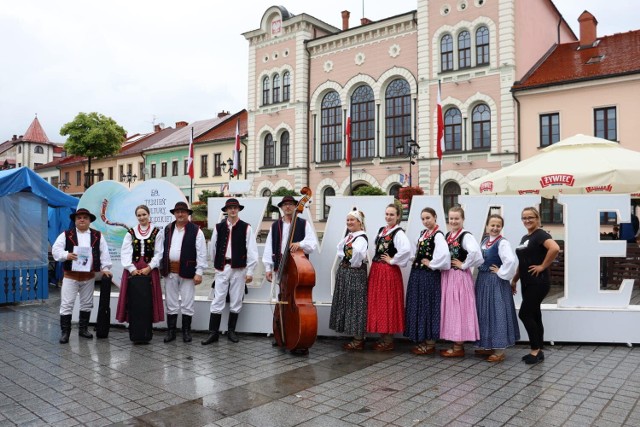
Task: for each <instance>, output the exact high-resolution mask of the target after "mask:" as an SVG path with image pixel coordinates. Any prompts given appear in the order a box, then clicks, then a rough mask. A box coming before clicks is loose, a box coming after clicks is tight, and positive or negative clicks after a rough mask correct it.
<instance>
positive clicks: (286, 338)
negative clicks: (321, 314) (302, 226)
mask: <svg viewBox="0 0 640 427" xmlns="http://www.w3.org/2000/svg"><path fill="white" fill-rule="evenodd" d="M300 194H302V195H303V197H302V198H301V199H300V201H299V202H298V205H297V207H296V211H295V212H294V214H293V217H292V219H291V227H290V228H289V235H288V236H287V239H286V242H287V244H286V247H285V252H284V254H283V255H282V261H281V262H280V267H279V269H278V273H277V275H276V277H277V279H276V283H278V285H279V288H280V290H279V293H278V300H277V302H276V309H275V310H274V314H273V335H274V337H275V340H276V344H277V345H278V346H280V347H283V348H286V349H287V350H291V351H292V352H306V351H307V350H308V349H309V348H310V347H311V346H312V345H313V343H314V342H315V341H316V336H317V333H318V313H317V311H316V307H315V306H314V305H313V298H312V291H313V287H314V286H315V283H316V272H315V270H314V269H313V265H311V262H310V261H309V259H308V258H307V257H306V255H305V254H304V252H303V251H302V249H298V250H297V251H295V252H292V251H291V250H290V248H291V244H292V243H293V236H294V233H293V231H294V230H295V227H296V222H297V219H298V214H300V213H302V212H303V210H304V205H305V204H306V203H307V202H308V201H309V200H310V199H311V189H309V188H308V187H304V188H303V189H302V190H300Z"/></svg>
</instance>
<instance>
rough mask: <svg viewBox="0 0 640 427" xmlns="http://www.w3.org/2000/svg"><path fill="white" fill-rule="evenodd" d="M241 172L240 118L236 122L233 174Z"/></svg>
mask: <svg viewBox="0 0 640 427" xmlns="http://www.w3.org/2000/svg"><path fill="white" fill-rule="evenodd" d="M239 172H240V119H238V121H237V122H236V143H235V145H234V147H233V176H237V175H238V173H239Z"/></svg>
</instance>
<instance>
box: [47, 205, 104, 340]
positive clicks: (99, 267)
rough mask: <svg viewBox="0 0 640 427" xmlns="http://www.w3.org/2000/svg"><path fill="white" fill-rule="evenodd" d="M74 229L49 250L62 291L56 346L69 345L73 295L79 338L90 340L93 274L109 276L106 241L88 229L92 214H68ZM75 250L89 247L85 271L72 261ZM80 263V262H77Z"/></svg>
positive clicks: (85, 211) (75, 254) (77, 258)
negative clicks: (58, 263) (60, 273)
mask: <svg viewBox="0 0 640 427" xmlns="http://www.w3.org/2000/svg"><path fill="white" fill-rule="evenodd" d="M70 218H71V220H72V221H73V222H74V223H75V227H74V228H71V229H69V230H66V231H63V232H62V233H61V234H60V235H59V236H58V238H57V239H56V241H55V243H54V244H53V246H52V247H51V253H52V255H53V258H54V259H55V260H56V261H62V262H63V264H62V269H63V270H64V278H63V279H62V290H61V292H60V329H61V330H62V334H61V336H60V344H66V343H68V342H69V335H70V334H71V313H72V312H73V305H74V303H75V301H76V295H80V319H79V329H78V335H79V336H81V337H83V338H89V339H91V338H93V334H92V333H90V332H89V331H88V327H89V317H91V309H92V308H93V291H94V288H95V280H96V273H99V272H102V274H104V275H105V276H108V277H111V271H109V269H110V268H111V257H110V256H109V247H108V246H107V241H106V239H105V238H104V236H103V235H102V233H100V232H99V231H97V230H94V229H92V228H89V225H90V224H91V223H92V222H93V221H95V220H96V217H95V215H93V214H92V213H91V212H89V211H88V210H87V209H85V208H80V209H78V210H77V211H76V212H75V213H72V214H71V215H70ZM76 247H84V248H90V250H89V251H88V260H85V261H86V264H87V265H88V266H89V268H88V269H86V271H74V270H80V269H82V270H85V269H83V268H76V267H78V265H77V263H74V261H79V256H78V254H79V253H80V252H81V251H80V250H77V249H75V248H76ZM81 261H82V260H80V262H81Z"/></svg>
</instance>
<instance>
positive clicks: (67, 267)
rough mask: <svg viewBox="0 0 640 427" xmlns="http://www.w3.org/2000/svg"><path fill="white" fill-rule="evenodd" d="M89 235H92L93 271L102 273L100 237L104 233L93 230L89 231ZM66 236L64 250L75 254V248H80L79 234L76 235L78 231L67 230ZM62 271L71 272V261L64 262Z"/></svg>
mask: <svg viewBox="0 0 640 427" xmlns="http://www.w3.org/2000/svg"><path fill="white" fill-rule="evenodd" d="M89 233H90V234H91V237H90V240H91V256H92V258H93V265H92V266H91V271H93V272H98V271H100V237H101V236H102V233H100V232H99V231H98V230H94V229H93V228H90V229H89ZM64 236H65V245H64V250H65V251H67V252H73V247H74V246H78V234H77V233H76V229H75V228H72V229H70V230H66V231H65V232H64ZM62 269H63V270H64V271H71V261H65V262H63V263H62Z"/></svg>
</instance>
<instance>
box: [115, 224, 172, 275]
mask: <svg viewBox="0 0 640 427" xmlns="http://www.w3.org/2000/svg"><path fill="white" fill-rule="evenodd" d="M155 228H157V227H155V226H149V233H148V234H146V235H145V236H143V235H141V234H140V232H139V231H138V227H134V228H133V231H134V233H135V235H136V237H137V238H138V244H139V245H140V256H144V239H145V238H148V237H149V236H151V233H153V230H154V229H155ZM163 253H164V232H163V231H162V230H160V231H159V232H158V234H157V235H156V241H155V244H154V246H153V258H151V261H149V267H151V269H154V268H158V267H160V262H161V261H162V254H163ZM120 263H122V267H123V268H124V269H126V270H129V273H133V272H134V271H135V270H136V266H135V265H133V239H132V238H131V234H130V233H127V234H125V235H124V239H123V240H122V247H121V248H120Z"/></svg>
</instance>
